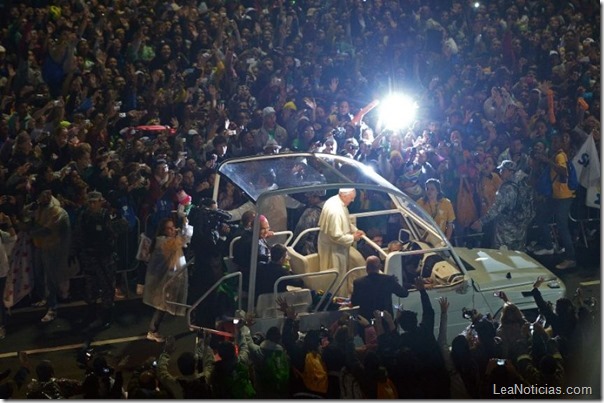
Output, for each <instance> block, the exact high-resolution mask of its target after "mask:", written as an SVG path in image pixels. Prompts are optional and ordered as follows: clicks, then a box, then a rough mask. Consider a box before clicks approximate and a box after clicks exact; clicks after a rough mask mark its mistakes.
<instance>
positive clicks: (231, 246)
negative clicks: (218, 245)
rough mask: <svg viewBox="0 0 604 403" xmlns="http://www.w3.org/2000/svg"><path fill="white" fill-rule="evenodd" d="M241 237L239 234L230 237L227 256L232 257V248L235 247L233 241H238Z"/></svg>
mask: <svg viewBox="0 0 604 403" xmlns="http://www.w3.org/2000/svg"><path fill="white" fill-rule="evenodd" d="M240 239H241V235H239V236H236V237H235V238H233V239H231V243H230V244H229V257H230V258H231V259H232V258H233V248H234V247H235V241H238V240H240Z"/></svg>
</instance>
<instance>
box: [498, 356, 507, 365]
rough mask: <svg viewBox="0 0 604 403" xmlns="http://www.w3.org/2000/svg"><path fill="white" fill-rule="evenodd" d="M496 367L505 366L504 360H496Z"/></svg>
mask: <svg viewBox="0 0 604 403" xmlns="http://www.w3.org/2000/svg"><path fill="white" fill-rule="evenodd" d="M497 365H501V366H505V358H498V359H497Z"/></svg>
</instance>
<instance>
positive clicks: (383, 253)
mask: <svg viewBox="0 0 604 403" xmlns="http://www.w3.org/2000/svg"><path fill="white" fill-rule="evenodd" d="M361 238H362V239H363V240H364V241H365V242H367V243H368V244H369V245H370V246H371V247H372V248H373V249H375V250H376V251H377V252H378V253H379V254H380V255H381V256H382V257H383V258H385V257H386V256H388V254H387V253H386V252H384V249H382V247H381V246H380V245H378V244H377V243H375V242H373V241H372V240H371V239H369V237H368V236H367V235H363V236H362V237H361Z"/></svg>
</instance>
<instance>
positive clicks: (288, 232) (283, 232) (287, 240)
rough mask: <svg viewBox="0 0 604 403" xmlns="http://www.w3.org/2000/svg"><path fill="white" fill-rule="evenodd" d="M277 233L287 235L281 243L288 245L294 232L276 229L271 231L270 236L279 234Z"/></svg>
mask: <svg viewBox="0 0 604 403" xmlns="http://www.w3.org/2000/svg"><path fill="white" fill-rule="evenodd" d="M279 235H287V239H286V240H285V242H283V245H286V246H287V245H289V241H291V240H292V238H293V237H294V232H293V231H290V230H285V231H277V232H273V235H272V236H279ZM271 238H272V237H271Z"/></svg>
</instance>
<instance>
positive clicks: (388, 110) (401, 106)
mask: <svg viewBox="0 0 604 403" xmlns="http://www.w3.org/2000/svg"><path fill="white" fill-rule="evenodd" d="M380 104H381V107H380V120H381V121H382V122H383V124H384V127H385V128H387V129H392V130H396V129H404V128H406V127H407V126H409V125H410V124H411V123H412V122H413V120H414V119H415V112H416V111H417V104H416V103H415V101H413V100H412V99H411V98H410V97H408V96H406V95H402V94H393V95H390V96H389V97H388V98H386V99H385V100H383V101H382V102H381V103H380Z"/></svg>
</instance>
